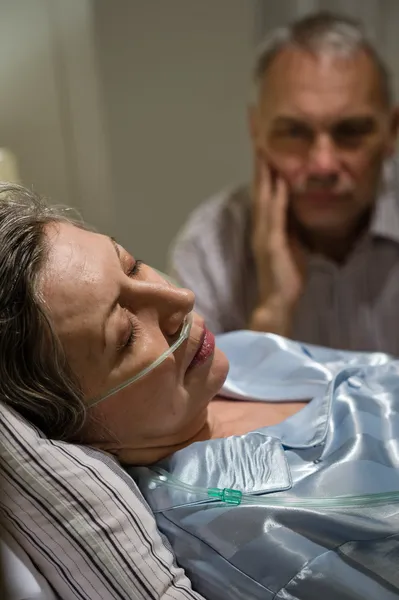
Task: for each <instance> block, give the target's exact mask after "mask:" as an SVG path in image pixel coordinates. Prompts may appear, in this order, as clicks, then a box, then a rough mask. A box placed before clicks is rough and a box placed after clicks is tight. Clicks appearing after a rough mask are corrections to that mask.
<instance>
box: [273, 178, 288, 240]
mask: <svg viewBox="0 0 399 600" xmlns="http://www.w3.org/2000/svg"><path fill="white" fill-rule="evenodd" d="M287 208H288V187H287V184H286V183H285V181H284V179H282V177H278V179H277V182H276V190H275V193H274V195H273V201H272V206H271V212H270V226H271V228H272V229H273V230H274V231H280V232H286V227H287Z"/></svg>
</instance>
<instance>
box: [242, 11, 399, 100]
mask: <svg viewBox="0 0 399 600" xmlns="http://www.w3.org/2000/svg"><path fill="white" fill-rule="evenodd" d="M286 48H299V49H302V50H305V51H307V52H310V53H311V54H313V55H315V56H320V55H322V54H331V55H334V56H341V57H350V56H352V55H353V54H355V53H356V52H358V51H359V50H363V51H364V52H366V53H367V54H368V55H369V56H370V58H371V60H372V61H373V63H374V65H375V67H376V69H377V71H378V74H379V76H380V80H381V90H382V93H383V96H384V100H385V101H386V102H387V104H388V105H391V104H392V103H393V91H392V83H391V77H390V73H389V71H388V68H387V66H386V65H385V62H384V60H383V59H382V57H381V56H380V55H379V53H378V52H377V50H376V48H375V47H374V45H373V43H372V42H371V40H370V39H369V37H368V36H367V34H366V32H365V31H364V28H363V27H362V25H361V23H360V22H359V21H357V20H355V19H351V18H350V17H346V16H343V15H338V14H334V13H332V12H327V11H321V12H317V13H312V14H311V15H308V16H306V17H303V18H302V19H299V20H297V21H293V22H292V23H291V24H290V25H288V26H287V27H281V28H279V29H276V30H275V31H273V32H272V33H271V34H270V35H269V36H268V37H266V39H265V40H264V41H263V42H262V43H261V45H260V46H259V49H258V52H257V55H256V59H255V64H254V68H253V72H252V79H253V94H252V95H253V97H252V102H257V99H258V97H259V88H260V85H261V83H262V82H263V79H264V76H265V73H266V72H267V70H268V68H269V66H270V64H271V63H272V61H273V60H274V58H275V57H276V56H277V55H278V54H279V53H280V52H281V51H282V50H284V49H286Z"/></svg>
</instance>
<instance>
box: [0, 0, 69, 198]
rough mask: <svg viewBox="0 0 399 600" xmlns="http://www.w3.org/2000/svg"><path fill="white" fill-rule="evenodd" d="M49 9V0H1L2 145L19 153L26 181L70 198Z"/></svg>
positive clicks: (54, 193)
mask: <svg viewBox="0 0 399 600" xmlns="http://www.w3.org/2000/svg"><path fill="white" fill-rule="evenodd" d="M47 9H48V6H47V1H46V0H34V1H33V2H31V1H30V0H1V3H0V81H1V94H0V98H1V103H0V106H1V110H0V146H8V147H9V148H10V149H11V150H12V151H13V152H14V154H15V155H16V156H17V158H18V163H19V164H18V167H19V171H20V175H21V177H22V179H23V181H24V182H25V183H26V184H27V185H29V186H31V185H34V186H35V187H36V188H37V189H38V190H41V191H42V192H45V193H46V194H47V195H50V196H54V197H56V198H57V200H58V201H59V202H67V200H68V198H69V195H70V194H69V185H70V183H71V181H70V179H69V178H68V172H67V157H66V153H65V145H64V139H63V133H64V132H63V124H62V118H61V115H60V106H59V102H58V90H57V81H56V73H55V63H54V58H55V55H54V52H53V50H54V46H53V43H54V39H53V35H52V30H51V23H50V18H49V13H48V10H47Z"/></svg>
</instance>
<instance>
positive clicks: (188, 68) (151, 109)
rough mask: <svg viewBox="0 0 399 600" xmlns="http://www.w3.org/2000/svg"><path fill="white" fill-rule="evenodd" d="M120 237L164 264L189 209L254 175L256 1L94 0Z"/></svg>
mask: <svg viewBox="0 0 399 600" xmlns="http://www.w3.org/2000/svg"><path fill="white" fill-rule="evenodd" d="M94 9H95V35H96V45H97V57H98V65H99V69H100V80H101V83H102V86H103V88H102V94H103V105H104V110H105V121H106V131H107V139H108V144H109V156H110V159H111V177H112V182H113V191H114V194H113V204H112V206H113V210H114V211H115V214H116V220H115V219H114V226H115V231H114V233H115V234H116V235H117V236H118V238H119V239H120V240H121V242H122V243H123V244H125V245H126V246H128V247H129V248H130V249H131V250H132V251H133V252H134V253H135V254H136V255H137V256H139V257H140V258H142V259H143V260H145V261H146V262H149V263H152V264H154V266H157V267H160V268H162V267H164V266H165V258H166V256H165V252H166V249H167V247H168V245H169V243H170V240H171V239H172V237H173V236H174V235H175V233H176V232H177V230H178V228H179V226H180V225H181V224H182V223H183V221H184V220H185V218H186V217H187V215H188V214H189V212H190V211H191V210H192V209H193V207H194V206H196V205H197V204H198V203H199V202H201V201H202V200H203V199H204V198H206V197H207V196H209V195H210V194H213V193H215V192H216V191H218V190H219V189H220V188H221V187H224V186H226V185H228V184H230V183H231V182H235V181H237V182H239V181H241V180H243V179H245V178H246V177H247V174H248V172H249V164H250V160H249V158H250V157H249V152H248V139H247V130H246V100H247V94H248V69H249V65H250V61H251V59H252V53H253V49H254V39H255V34H254V2H253V0H206V1H201V2H199V1H198V0H168V1H167V2H161V1H159V0H145V1H144V0H114V1H113V2H110V1H109V0H95V4H94Z"/></svg>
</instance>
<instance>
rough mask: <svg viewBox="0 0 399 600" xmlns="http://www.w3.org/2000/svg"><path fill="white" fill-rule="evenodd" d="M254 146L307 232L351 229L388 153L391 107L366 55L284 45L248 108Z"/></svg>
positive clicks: (371, 197)
mask: <svg viewBox="0 0 399 600" xmlns="http://www.w3.org/2000/svg"><path fill="white" fill-rule="evenodd" d="M251 132H252V139H253V144H254V151H255V152H256V154H257V155H258V156H259V154H261V156H262V157H264V159H265V161H266V162H267V163H268V164H269V166H270V167H271V169H272V170H273V171H275V173H276V174H280V175H281V176H282V177H283V178H284V179H285V180H286V181H287V183H288V186H289V190H290V207H291V210H292V213H293V215H294V216H295V218H296V219H297V221H298V222H299V223H300V224H301V225H302V226H303V227H304V228H305V229H306V230H308V231H309V232H313V233H317V234H323V233H325V234H327V235H328V234H337V233H339V234H340V235H342V234H345V233H346V232H349V231H350V230H351V229H352V228H353V227H354V226H355V224H356V223H357V221H358V219H359V217H360V216H361V215H362V214H363V213H365V212H366V211H367V208H369V207H370V206H371V205H372V204H373V202H374V199H375V196H376V192H377V188H378V185H379V182H380V176H381V170H382V165H383V161H384V159H385V158H386V157H387V156H388V155H389V154H391V153H392V152H393V149H394V146H395V138H396V113H395V112H394V111H392V110H391V109H389V107H388V105H387V102H386V100H385V98H384V96H383V94H382V91H381V81H380V79H379V76H378V73H377V71H376V69H375V67H374V65H373V63H372V61H371V59H370V58H369V57H368V55H367V54H366V53H364V52H358V53H357V54H355V55H354V56H352V57H351V58H344V57H332V56H329V55H324V56H321V57H317V58H316V57H315V56H312V55H311V54H310V53H307V52H305V51H302V50H289V49H287V50H284V51H283V52H281V53H280V54H279V55H278V56H277V57H276V58H275V59H274V61H273V62H272V64H271V66H270V68H269V70H268V72H267V74H266V75H265V78H264V81H263V85H262V86H261V90H260V100H259V105H258V106H257V107H256V108H254V109H253V111H252V113H251Z"/></svg>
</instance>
